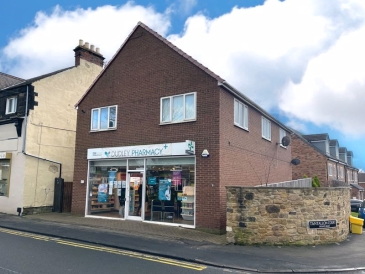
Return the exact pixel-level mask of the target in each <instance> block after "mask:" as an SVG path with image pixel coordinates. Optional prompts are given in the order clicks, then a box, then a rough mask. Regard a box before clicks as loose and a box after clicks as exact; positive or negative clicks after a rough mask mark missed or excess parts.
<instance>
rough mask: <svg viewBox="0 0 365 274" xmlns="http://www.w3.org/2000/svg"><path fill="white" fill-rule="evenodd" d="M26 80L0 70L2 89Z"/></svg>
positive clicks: (0, 85)
mask: <svg viewBox="0 0 365 274" xmlns="http://www.w3.org/2000/svg"><path fill="white" fill-rule="evenodd" d="M24 81H25V80H24V79H21V78H18V77H15V76H12V75H9V74H6V73H2V72H0V90H1V89H3V88H6V87H9V86H12V85H15V84H19V83H21V82H24Z"/></svg>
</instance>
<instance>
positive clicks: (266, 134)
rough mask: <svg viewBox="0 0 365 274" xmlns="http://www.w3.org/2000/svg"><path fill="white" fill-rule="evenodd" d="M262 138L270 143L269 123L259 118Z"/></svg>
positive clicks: (263, 118)
mask: <svg viewBox="0 0 365 274" xmlns="http://www.w3.org/2000/svg"><path fill="white" fill-rule="evenodd" d="M261 128H262V138H264V139H266V140H269V141H271V122H270V121H269V120H268V119H266V118H265V117H263V116H261Z"/></svg>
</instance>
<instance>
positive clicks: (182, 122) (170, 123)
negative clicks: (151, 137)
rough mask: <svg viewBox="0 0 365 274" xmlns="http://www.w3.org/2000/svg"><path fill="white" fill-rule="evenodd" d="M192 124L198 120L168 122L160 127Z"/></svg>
mask: <svg viewBox="0 0 365 274" xmlns="http://www.w3.org/2000/svg"><path fill="white" fill-rule="evenodd" d="M191 122H196V119H194V120H188V121H179V122H166V123H161V122H160V124H159V125H160V126H165V125H174V124H184V123H191Z"/></svg>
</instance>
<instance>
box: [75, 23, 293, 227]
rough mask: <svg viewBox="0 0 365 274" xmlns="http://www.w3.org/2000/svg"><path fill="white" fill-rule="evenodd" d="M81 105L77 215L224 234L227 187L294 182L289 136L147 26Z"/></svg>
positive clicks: (137, 30)
mask: <svg viewBox="0 0 365 274" xmlns="http://www.w3.org/2000/svg"><path fill="white" fill-rule="evenodd" d="M77 109H78V110H77V115H78V120H77V134H76V152H75V154H76V157H75V175H74V184H73V185H74V186H73V201H72V212H73V213H77V214H85V215H86V216H100V217H111V218H126V219H132V220H137V221H150V222H159V223H164V224H169V225H178V226H186V227H191V228H199V229H204V230H207V231H212V232H213V231H214V232H221V231H224V230H225V222H226V214H225V213H226V189H225V187H226V186H228V185H240V186H255V185H262V184H266V183H273V182H281V181H288V180H291V176H292V167H291V163H290V162H291V159H292V158H291V147H290V146H288V147H285V146H283V144H282V143H281V140H282V138H283V137H284V136H286V135H290V133H291V131H290V130H289V129H288V128H286V127H285V126H284V125H282V124H281V123H280V122H278V121H277V120H275V119H274V118H273V117H272V116H270V115H269V114H268V113H267V112H265V111H264V110H263V109H261V108H260V107H259V106H258V105H256V104H255V103H254V102H252V101H251V100H249V99H248V98H247V97H246V96H244V95H243V94H242V93H240V92H239V91H237V90H236V89H235V88H233V87H232V86H231V85H229V84H228V83H227V82H226V81H224V79H222V78H221V77H219V76H218V75H216V74H215V73H213V72H212V71H210V70H209V69H207V68H206V67H204V66H203V65H201V64H200V63H198V62H197V61H196V60H194V59H193V58H191V57H190V56H188V55H187V54H185V53H184V52H182V51H181V50H180V49H178V48H177V47H175V46H174V45H173V44H171V43H170V42H169V41H167V40H166V39H164V38H163V37H161V36H160V35H159V34H157V33H156V32H154V31H153V30H151V29H150V28H148V27H147V26H146V25H144V24H143V23H138V24H137V26H136V27H135V28H134V30H133V31H132V32H131V34H130V35H129V37H128V38H127V40H126V41H125V42H124V44H123V45H122V46H121V47H120V49H119V50H118V51H117V53H116V54H115V56H114V57H113V59H112V60H111V61H110V62H109V63H108V65H107V66H106V68H105V69H104V71H103V73H102V74H101V75H100V76H99V77H98V79H97V80H96V81H95V82H94V84H93V85H92V86H91V87H90V88H89V89H88V91H87V92H86V93H85V95H84V96H83V97H82V98H81V99H80V101H79V102H78V104H77ZM86 194H87V195H86ZM139 206H141V209H139Z"/></svg>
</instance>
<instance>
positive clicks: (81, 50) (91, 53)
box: [74, 39, 105, 67]
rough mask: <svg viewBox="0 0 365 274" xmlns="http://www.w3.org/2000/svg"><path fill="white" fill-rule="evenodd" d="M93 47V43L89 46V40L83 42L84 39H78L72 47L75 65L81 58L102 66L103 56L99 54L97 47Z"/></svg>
mask: <svg viewBox="0 0 365 274" xmlns="http://www.w3.org/2000/svg"><path fill="white" fill-rule="evenodd" d="M94 48H95V46H94V45H91V46H90V47H89V42H85V44H84V40H82V39H80V40H79V45H78V46H77V47H76V48H75V49H74V52H75V66H76V67H77V66H79V65H80V63H81V59H83V60H85V61H88V62H90V63H93V64H96V65H98V66H101V67H103V65H104V59H105V58H104V57H103V55H102V54H100V49H99V48H96V51H95V50H94Z"/></svg>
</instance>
